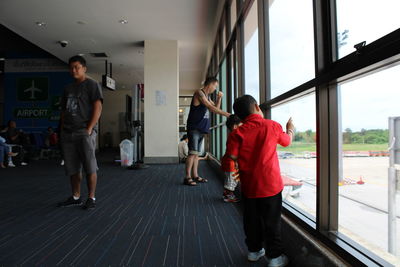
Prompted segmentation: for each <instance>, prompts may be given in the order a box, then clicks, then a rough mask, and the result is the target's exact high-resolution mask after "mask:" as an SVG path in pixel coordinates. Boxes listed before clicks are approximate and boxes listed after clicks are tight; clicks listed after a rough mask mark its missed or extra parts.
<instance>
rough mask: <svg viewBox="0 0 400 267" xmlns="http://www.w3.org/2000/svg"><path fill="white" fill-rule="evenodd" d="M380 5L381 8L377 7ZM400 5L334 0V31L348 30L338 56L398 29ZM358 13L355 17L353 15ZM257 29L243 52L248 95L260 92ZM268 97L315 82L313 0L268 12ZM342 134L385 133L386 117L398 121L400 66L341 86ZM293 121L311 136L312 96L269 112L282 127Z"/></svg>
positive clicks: (398, 1) (392, 0) (284, 2)
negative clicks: (347, 132) (270, 87)
mask: <svg viewBox="0 0 400 267" xmlns="http://www.w3.org/2000/svg"><path fill="white" fill-rule="evenodd" d="M377 3H379V4H377ZM399 10H400V0H380V1H379V2H377V1H376V0H374V1H372V0H351V1H349V0H337V14H338V22H337V23H338V25H337V26H338V32H339V33H340V32H343V31H344V30H348V38H347V39H346V44H345V45H343V46H342V47H341V48H340V50H339V57H343V56H345V55H347V54H349V53H352V52H354V47H353V46H354V44H357V43H359V42H361V41H366V42H367V44H369V43H371V42H373V41H374V40H376V39H378V38H380V37H382V36H383V35H385V34H388V33H390V32H392V31H394V30H396V29H397V28H399V27H400V16H399V15H398V12H399ZM357 11H359V12H357ZM257 34H258V33H257V30H255V32H254V34H253V35H252V37H251V39H250V40H249V42H248V43H247V44H246V48H245V64H246V91H247V93H250V94H252V95H255V96H257V95H258V94H256V93H255V91H257V89H258V79H259V75H258V44H257V43H258V38H257ZM270 39H271V86H272V92H271V93H272V97H275V96H278V95H279V94H282V93H284V92H286V91H288V90H290V89H293V88H294V87H295V86H297V85H300V84H302V83H304V82H306V81H308V80H311V79H313V78H314V77H315V70H314V33H313V13H312V0H279V1H274V2H273V4H272V6H271V9H270ZM340 95H341V107H342V120H341V123H342V129H343V130H344V129H346V128H350V129H352V130H353V131H359V130H361V129H362V128H364V129H387V128H388V117H390V116H400V105H399V103H400V66H394V67H392V68H389V69H385V70H382V71H380V72H378V73H374V74H371V75H368V76H365V77H362V78H360V79H358V80H354V81H351V82H347V83H345V84H342V85H341V86H340ZM289 117H293V119H294V121H295V124H296V128H297V130H298V131H305V130H308V129H311V130H314V131H315V128H316V127H315V123H316V120H315V95H311V96H307V97H304V98H301V99H298V100H295V101H292V102H290V103H288V104H284V105H282V106H278V107H275V108H273V110H272V118H273V119H275V120H277V121H278V122H280V123H281V124H282V125H284V124H285V123H286V121H287V119H288V118H289Z"/></svg>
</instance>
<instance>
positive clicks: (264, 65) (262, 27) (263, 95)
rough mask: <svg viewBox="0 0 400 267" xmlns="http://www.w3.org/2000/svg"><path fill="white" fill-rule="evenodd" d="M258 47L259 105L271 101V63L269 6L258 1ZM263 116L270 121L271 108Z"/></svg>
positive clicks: (262, 0) (265, 2)
mask: <svg viewBox="0 0 400 267" xmlns="http://www.w3.org/2000/svg"><path fill="white" fill-rule="evenodd" d="M257 4H258V6H257V10H258V40H259V41H258V44H259V45H258V47H259V66H260V103H264V102H265V101H268V100H270V99H271V71H270V69H271V66H270V64H271V62H270V40H269V4H268V1H264V0H258V1H257ZM264 111H265V112H264V113H265V116H266V118H268V119H271V107H270V106H268V107H267V108H266V109H265V110H264Z"/></svg>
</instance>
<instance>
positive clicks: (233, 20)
mask: <svg viewBox="0 0 400 267" xmlns="http://www.w3.org/2000/svg"><path fill="white" fill-rule="evenodd" d="M235 23H236V1H232V3H231V32H232V30H233V27H234V26H235Z"/></svg>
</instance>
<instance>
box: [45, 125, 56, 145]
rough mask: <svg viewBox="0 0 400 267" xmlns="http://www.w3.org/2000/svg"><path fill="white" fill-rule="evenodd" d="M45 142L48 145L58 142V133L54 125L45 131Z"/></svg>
mask: <svg viewBox="0 0 400 267" xmlns="http://www.w3.org/2000/svg"><path fill="white" fill-rule="evenodd" d="M44 135H45V140H44V144H45V146H46V147H54V146H57V144H58V136H57V133H56V132H55V131H54V130H53V127H51V126H49V127H48V128H47V131H46V132H45V134H44Z"/></svg>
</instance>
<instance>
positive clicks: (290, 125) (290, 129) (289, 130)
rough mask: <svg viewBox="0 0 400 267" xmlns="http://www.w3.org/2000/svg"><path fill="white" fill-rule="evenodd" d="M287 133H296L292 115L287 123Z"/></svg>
mask: <svg viewBox="0 0 400 267" xmlns="http://www.w3.org/2000/svg"><path fill="white" fill-rule="evenodd" d="M286 133H287V134H289V133H292V134H293V135H294V124H293V120H292V118H291V117H290V118H289V120H288V122H287V123H286Z"/></svg>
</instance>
